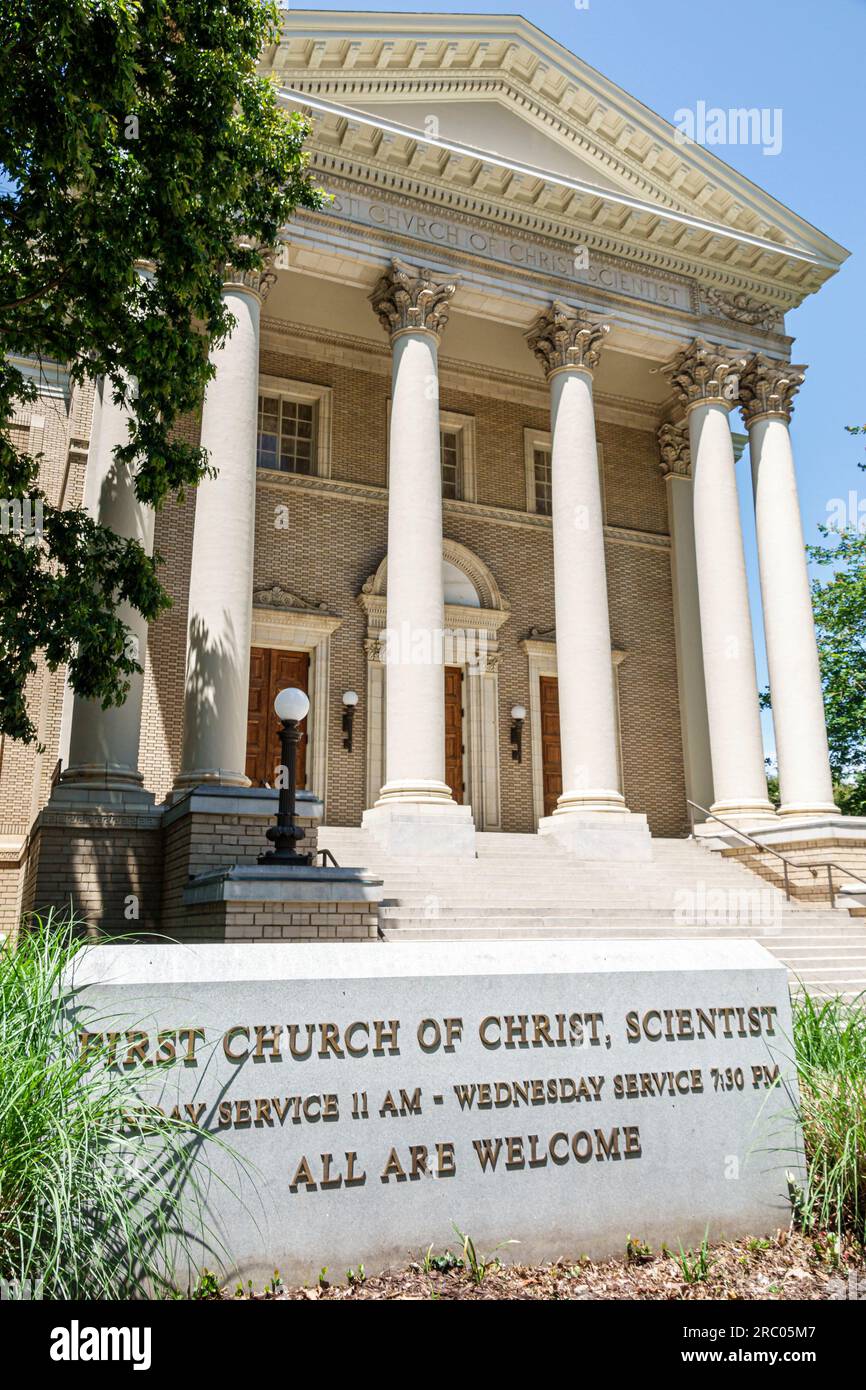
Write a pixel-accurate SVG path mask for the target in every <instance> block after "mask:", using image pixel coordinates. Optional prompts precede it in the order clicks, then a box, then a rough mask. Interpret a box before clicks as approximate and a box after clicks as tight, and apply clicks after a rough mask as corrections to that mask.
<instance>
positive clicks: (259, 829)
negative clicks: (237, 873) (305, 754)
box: [161, 784, 323, 939]
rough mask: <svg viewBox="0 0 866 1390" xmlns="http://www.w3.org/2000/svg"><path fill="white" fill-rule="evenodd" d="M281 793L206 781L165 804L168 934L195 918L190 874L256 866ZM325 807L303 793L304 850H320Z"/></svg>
mask: <svg viewBox="0 0 866 1390" xmlns="http://www.w3.org/2000/svg"><path fill="white" fill-rule="evenodd" d="M278 796H279V793H278V792H277V791H276V790H272V789H271V788H269V787H219V786H209V785H207V784H203V785H202V786H199V787H194V788H193V789H192V790H191V791H189V792H187V793H186V794H185V795H184V796H182V797H180V798H179V799H178V800H176V801H174V802H173V803H172V804H171V805H170V806H167V807H166V809H165V811H164V818H163V826H164V831H163V834H164V842H165V868H164V878H163V894H162V928H161V929H162V931H163V932H164V933H165V934H166V935H167V936H171V937H174V938H177V939H180V934H181V933H182V932H185V930H186V928H187V927H189V926H190V925H192V923H193V919H192V918H191V917H190V905H189V904H188V903H187V902H186V901H185V898H184V890H185V889H186V887H187V886H188V884H189V882H190V880H191V879H193V878H196V877H198V876H199V875H201V874H206V873H213V872H217V871H222V870H225V869H227V868H229V867H231V866H232V865H238V866H243V865H246V866H252V865H254V864H256V863H257V861H258V857H259V855H260V854H263V853H265V852H266V851H267V850H269V849H271V848H272V846H271V843H270V841H269V840H268V839H267V838H266V834H265V832H266V831H267V829H268V827H269V826H271V825H273V824H274V821H275V819H276V814H277V800H278ZM322 809H323V808H322V803H321V801H319V800H318V799H317V798H316V797H314V796H313V795H312V794H311V793H309V792H299V793H298V797H297V803H296V816H295V822H296V824H297V825H299V826H301V827H302V828H303V830H304V832H305V833H304V839H303V840H302V841H301V843H300V845H299V846H298V848H299V850H300V851H302V852H304V853H306V852H309V851H312V852H315V850H316V841H317V838H318V826H319V822H320V820H321V818H322ZM208 920H210V919H208Z"/></svg>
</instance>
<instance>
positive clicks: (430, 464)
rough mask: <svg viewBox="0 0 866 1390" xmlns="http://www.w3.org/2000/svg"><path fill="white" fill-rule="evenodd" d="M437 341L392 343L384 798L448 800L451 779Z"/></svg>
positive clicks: (422, 336)
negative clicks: (447, 745) (447, 758)
mask: <svg viewBox="0 0 866 1390" xmlns="http://www.w3.org/2000/svg"><path fill="white" fill-rule="evenodd" d="M437 378H438V367H437V349H436V337H435V335H434V334H433V333H430V332H414V331H411V330H407V331H405V332H401V333H398V334H397V335H396V336H395V337H394V340H393V376H392V399H391V433H390V441H389V469H388V619H387V623H388V626H387V630H386V631H387V636H386V649H385V660H386V691H387V696H386V729H387V734H386V738H387V743H386V763H385V766H386V779H387V780H386V784H385V786H384V787H383V788H382V791H381V793H380V800H391V799H394V798H397V799H399V800H405V799H407V798H408V799H410V800H416V799H418V798H427V797H433V798H437V799H441V798H445V799H448V800H450V799H451V793H450V790H449V788H448V787H447V786H446V785H445V688H444V662H443V646H442V639H443V633H444V628H445V600H444V592H443V584H442V474H441V464H440V447H439V393H438V389H436V383H437Z"/></svg>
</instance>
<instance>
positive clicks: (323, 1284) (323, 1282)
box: [316, 1265, 331, 1289]
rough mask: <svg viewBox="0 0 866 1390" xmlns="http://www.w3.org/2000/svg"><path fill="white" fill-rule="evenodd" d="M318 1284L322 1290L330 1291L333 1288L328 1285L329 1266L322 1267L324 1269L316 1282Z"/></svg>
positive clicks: (320, 1271)
mask: <svg viewBox="0 0 866 1390" xmlns="http://www.w3.org/2000/svg"><path fill="white" fill-rule="evenodd" d="M316 1283H317V1284H318V1286H319V1288H320V1289H329V1288H330V1287H331V1286H330V1284H329V1283H328V1266H327V1265H322V1268H321V1269H320V1270H319V1277H318V1279H317V1280H316Z"/></svg>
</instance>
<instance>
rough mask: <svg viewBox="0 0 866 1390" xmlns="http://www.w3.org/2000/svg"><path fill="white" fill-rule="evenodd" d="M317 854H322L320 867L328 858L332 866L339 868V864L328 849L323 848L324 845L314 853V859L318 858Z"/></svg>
mask: <svg viewBox="0 0 866 1390" xmlns="http://www.w3.org/2000/svg"><path fill="white" fill-rule="evenodd" d="M319 855H321V856H322V868H324V867H325V864H326V863H327V861H328V860H329V859H330V861H331V863H332V864H333V866H334V868H335V869H339V867H340V866H339V864H338V863H337V861H336V859H335V858H334V856H333V854H332V853H331V851H330V850H329V849H325V848H324V846H323V847H322V848H321V849H317V850H316V854H315V857H316V859H318V857H319Z"/></svg>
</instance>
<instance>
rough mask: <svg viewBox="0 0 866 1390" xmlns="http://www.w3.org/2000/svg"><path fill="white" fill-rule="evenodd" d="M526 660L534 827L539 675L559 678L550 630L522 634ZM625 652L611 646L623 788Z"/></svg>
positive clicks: (538, 785) (540, 809) (538, 814)
mask: <svg viewBox="0 0 866 1390" xmlns="http://www.w3.org/2000/svg"><path fill="white" fill-rule="evenodd" d="M520 646H521V648H522V649H523V651H525V652H526V658H527V662H528V664H529V746H530V752H531V761H532V809H533V813H534V816H535V828H536V830H537V829H538V822H539V821H540V820H541V819H542V818H543V816H544V766H543V757H542V748H541V677H542V676H547V677H553V678H555V679H556V680H558V679H559V668H558V666H557V664H556V637H555V634H554V633H552V632H544V633H538V635H537V636H533V637H525V638H524V639H523V641H522V642H521V643H520ZM627 656H628V652H627V651H624V650H623V649H622V648H621V647H613V648H611V653H610V659H611V663H612V665H613V694H614V700H615V708H616V753H617V765H618V769H619V784H620V790H622V727H621V721H620V713H619V668H620V666H621V665H622V663H623V662H624V661H625V659H626V657H627Z"/></svg>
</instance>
